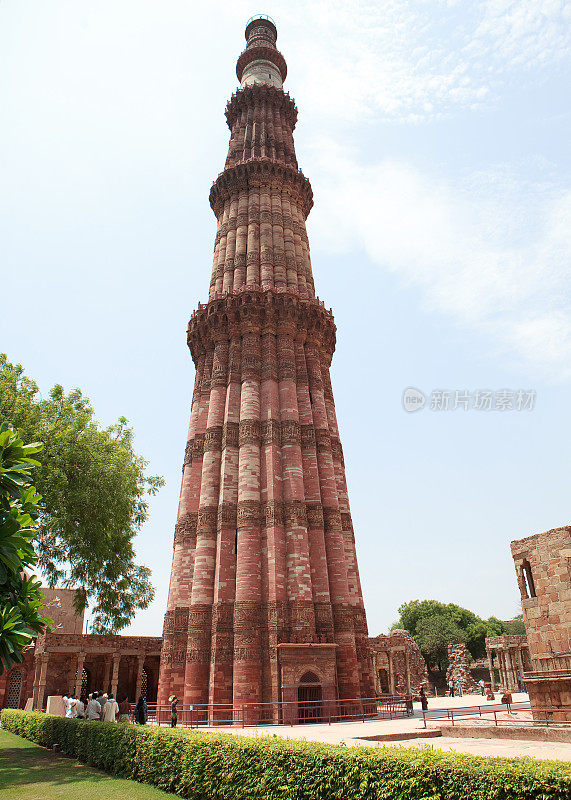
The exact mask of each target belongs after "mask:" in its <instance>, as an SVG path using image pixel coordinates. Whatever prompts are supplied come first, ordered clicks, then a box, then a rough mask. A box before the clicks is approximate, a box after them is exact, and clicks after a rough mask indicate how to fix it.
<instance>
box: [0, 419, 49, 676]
mask: <svg viewBox="0 0 571 800" xmlns="http://www.w3.org/2000/svg"><path fill="white" fill-rule="evenodd" d="M41 449H42V445H41V444H39V443H34V444H27V445H26V444H24V442H23V440H22V438H21V437H20V435H19V433H18V432H17V431H15V430H14V429H13V427H12V425H9V424H8V423H7V422H2V424H0V675H1V674H2V672H3V671H4V669H10V667H11V666H12V665H13V664H18V663H21V662H22V661H23V660H24V653H25V651H26V650H27V649H28V648H29V647H30V646H31V644H32V641H33V638H34V636H36V635H37V634H38V633H42V632H43V630H44V629H45V627H46V625H47V624H48V623H50V622H51V620H50V619H49V618H47V617H44V616H42V606H41V597H42V595H41V591H40V587H41V583H40V581H39V580H38V579H37V578H36V576H35V575H33V576H31V577H30V576H29V575H28V574H27V571H28V570H29V569H31V568H33V567H34V566H35V565H36V562H37V555H36V552H35V550H34V539H35V536H36V523H35V520H36V517H37V512H38V504H39V502H40V500H41V496H40V495H39V494H37V492H36V490H35V489H34V487H33V486H32V485H31V478H30V472H31V470H32V469H33V468H34V467H37V466H39V462H38V461H36V460H35V459H34V458H32V456H34V455H35V454H36V453H39V452H40V450H41Z"/></svg>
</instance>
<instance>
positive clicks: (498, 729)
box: [437, 723, 571, 742]
mask: <svg viewBox="0 0 571 800" xmlns="http://www.w3.org/2000/svg"><path fill="white" fill-rule="evenodd" d="M437 730H439V731H440V732H441V734H442V736H453V737H458V738H459V739H527V740H528V741H533V742H571V726H570V727H568V728H557V727H555V726H553V727H552V726H551V725H549V726H546V727H540V726H533V727H532V726H531V725H497V726H496V725H458V724H456V723H455V724H454V725H452V724H451V723H442V724H441V725H438V728H437Z"/></svg>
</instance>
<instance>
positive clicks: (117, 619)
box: [0, 355, 164, 633]
mask: <svg viewBox="0 0 571 800" xmlns="http://www.w3.org/2000/svg"><path fill="white" fill-rule="evenodd" d="M0 416H1V417H3V418H5V419H9V420H10V421H11V422H12V423H13V424H14V425H15V426H17V427H18V428H19V429H21V431H22V433H23V436H24V438H25V439H32V440H36V439H38V440H41V441H43V442H44V447H45V451H44V457H43V459H42V463H41V465H39V466H38V467H37V471H36V474H35V479H36V486H37V488H38V491H39V492H41V494H42V496H43V505H42V509H41V511H40V514H39V518H38V529H39V534H38V540H37V551H38V567H39V568H40V570H41V572H42V573H43V575H44V576H45V578H46V580H47V581H48V582H49V584H50V586H55V585H60V586H73V587H77V588H79V589H80V592H79V593H78V598H77V602H78V605H79V606H82V607H86V606H87V604H88V603H89V604H91V605H92V607H93V616H92V625H91V628H92V630H93V631H94V632H96V633H116V632H117V631H119V630H121V629H122V628H124V627H125V626H126V625H128V624H129V622H130V620H131V619H132V618H133V616H134V614H135V612H136V611H137V609H139V608H146V607H147V606H148V605H149V603H150V602H151V600H152V598H153V595H154V590H153V587H152V585H151V583H150V574H151V571H150V570H149V569H148V567H145V566H140V565H137V564H136V563H135V553H134V549H133V539H134V537H135V535H136V534H137V532H138V531H139V529H140V528H141V526H142V524H143V523H144V522H145V520H146V519H147V516H148V496H149V495H152V494H155V492H157V491H158V489H159V488H160V487H161V486H162V485H163V484H164V481H163V479H162V478H160V477H157V476H149V475H147V472H146V469H147V464H148V462H147V461H146V460H145V459H144V458H142V457H141V456H139V455H137V454H136V453H135V451H134V449H133V431H132V429H131V428H129V427H128V425H127V420H126V419H125V418H124V417H120V418H119V420H118V421H117V423H116V424H114V425H111V426H110V427H108V428H100V427H99V424H98V423H97V421H96V419H95V418H94V411H93V408H92V406H91V404H90V402H89V400H88V399H87V398H86V397H84V396H83V394H82V393H81V391H80V390H79V389H73V390H72V391H70V392H69V393H67V394H66V393H65V392H64V390H63V388H62V387H61V386H59V385H56V386H54V387H53V389H52V390H51V391H50V393H49V395H48V397H46V398H43V397H42V396H41V395H40V392H39V389H38V386H37V384H36V383H35V382H34V381H33V380H31V379H30V378H28V377H27V376H26V375H25V374H24V371H23V369H22V367H21V366H19V365H14V364H11V363H10V362H9V361H8V360H7V358H6V356H5V355H0ZM78 610H79V609H78Z"/></svg>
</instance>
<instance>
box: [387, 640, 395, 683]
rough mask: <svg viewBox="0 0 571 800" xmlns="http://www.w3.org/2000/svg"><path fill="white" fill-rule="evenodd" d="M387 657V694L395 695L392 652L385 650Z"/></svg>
mask: <svg viewBox="0 0 571 800" xmlns="http://www.w3.org/2000/svg"><path fill="white" fill-rule="evenodd" d="M387 657H388V660H389V692H390V693H391V694H396V691H395V671H394V666H393V651H392V650H387Z"/></svg>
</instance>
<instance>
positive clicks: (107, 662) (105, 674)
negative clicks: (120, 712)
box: [102, 655, 111, 692]
mask: <svg viewBox="0 0 571 800" xmlns="http://www.w3.org/2000/svg"><path fill="white" fill-rule="evenodd" d="M110 677H111V656H109V655H107V656H106V657H105V670H104V672H103V683H102V687H103V691H104V692H109V679H110Z"/></svg>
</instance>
